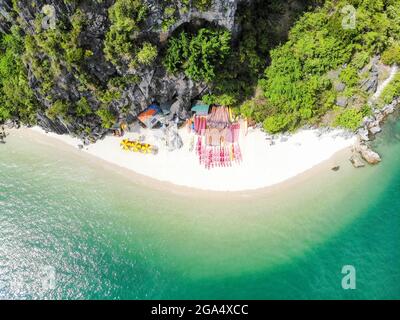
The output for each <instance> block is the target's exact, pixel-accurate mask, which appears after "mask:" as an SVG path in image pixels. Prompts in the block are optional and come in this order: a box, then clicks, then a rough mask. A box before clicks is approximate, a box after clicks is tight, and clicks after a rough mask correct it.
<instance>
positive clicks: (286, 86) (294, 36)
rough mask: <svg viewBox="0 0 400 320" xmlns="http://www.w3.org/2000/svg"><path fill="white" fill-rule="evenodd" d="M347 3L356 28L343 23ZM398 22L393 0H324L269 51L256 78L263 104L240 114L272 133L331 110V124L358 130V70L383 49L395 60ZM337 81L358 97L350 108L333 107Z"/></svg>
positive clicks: (399, 5)
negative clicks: (268, 62) (336, 72)
mask: <svg viewBox="0 0 400 320" xmlns="http://www.w3.org/2000/svg"><path fill="white" fill-rule="evenodd" d="M349 4H351V5H354V7H355V8H357V12H356V23H355V28H354V29H346V28H343V27H342V21H343V17H344V15H343V14H342V12H341V8H343V7H345V6H346V5H349ZM399 20H400V2H399V1H396V0H379V1H375V0H363V1H361V0H352V1H347V0H346V1H326V2H325V4H324V6H323V7H321V8H319V9H317V10H315V11H314V12H310V13H306V14H305V15H304V16H303V17H302V18H301V19H300V20H299V21H298V22H297V23H296V25H295V26H294V27H293V28H292V30H291V31H290V35H289V40H288V41H287V42H286V43H285V44H283V45H282V46H280V47H278V48H276V49H274V50H272V52H271V60H272V61H271V65H270V66H269V67H268V68H267V69H266V71H265V77H264V78H263V79H262V80H261V81H260V86H261V88H262V89H263V98H265V99H262V103H261V105H260V103H257V101H253V102H250V103H249V102H248V103H246V104H244V106H243V112H245V113H247V114H248V115H250V116H253V117H255V118H256V120H257V121H263V122H264V128H265V129H266V130H268V131H270V132H278V131H282V130H292V129H295V128H297V127H298V126H300V125H303V124H305V123H317V122H318V121H319V120H320V118H321V116H323V115H324V114H325V113H326V112H328V111H331V110H333V111H336V113H337V118H336V119H335V120H334V124H336V125H340V126H345V127H349V128H350V129H354V128H356V127H357V123H356V122H358V120H361V118H362V117H361V114H363V113H364V111H363V110H365V104H366V103H367V97H366V94H365V92H362V90H360V89H359V86H358V84H359V82H360V80H362V77H363V74H362V73H361V72H360V70H361V69H362V68H363V67H364V66H366V65H367V64H368V62H369V60H370V57H372V56H373V55H377V54H381V53H384V55H383V57H384V59H385V61H386V62H387V63H394V62H397V61H398V58H399V51H398V50H397V49H398V41H399V40H400V25H399ZM331 70H339V72H340V76H339V79H335V78H330V77H329V74H328V72H329V71H331ZM337 81H342V82H343V83H344V84H345V85H346V90H345V92H344V93H343V94H344V96H345V97H357V105H355V106H351V107H352V109H350V110H346V109H343V110H339V111H338V110H337V108H335V104H336V103H335V101H336V98H337V96H338V92H336V91H335V90H334V86H335V82H337ZM350 120H351V121H350ZM358 123H359V122H358Z"/></svg>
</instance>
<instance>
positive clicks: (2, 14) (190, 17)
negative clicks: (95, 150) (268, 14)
mask: <svg viewBox="0 0 400 320" xmlns="http://www.w3.org/2000/svg"><path fill="white" fill-rule="evenodd" d="M251 1H252V0H211V1H210V3H209V4H207V5H203V6H202V7H200V6H198V5H195V2H194V1H193V2H192V1H189V2H187V1H178V0H176V1H169V2H166V1H163V0H143V2H145V3H146V5H147V7H148V13H147V18H146V19H145V21H144V22H143V25H141V27H140V31H139V34H138V35H137V37H138V38H146V39H151V42H152V43H154V44H156V45H157V48H158V51H159V52H161V51H162V50H163V48H164V47H165V45H166V40H167V39H168V38H169V37H170V36H171V35H172V34H173V33H174V32H175V31H176V30H177V29H178V28H180V27H182V26H183V25H185V24H193V25H194V26H199V25H202V24H206V23H208V24H212V25H215V26H220V27H223V28H226V29H228V30H229V31H231V33H232V35H233V37H235V35H236V34H237V32H238V31H239V25H238V24H237V21H236V19H237V15H236V14H237V10H238V5H239V4H240V3H241V2H242V3H244V4H249V3H250V2H251ZM114 2H115V1H111V0H107V1H89V0H88V1H83V2H78V1H62V0H38V1H35V4H34V5H32V3H31V1H29V0H15V2H14V6H17V7H18V15H16V14H15V12H14V11H13V3H12V0H0V8H1V10H0V31H3V32H7V31H9V30H10V27H11V26H12V25H13V24H16V21H17V20H18V23H19V24H20V25H21V26H22V29H23V32H25V33H26V34H33V33H34V32H35V23H37V22H35V21H36V20H37V17H38V16H39V15H40V13H41V11H42V9H43V7H44V6H45V5H50V6H52V7H53V8H54V10H55V15H56V18H57V21H63V23H64V22H65V21H66V22H69V23H71V22H72V17H73V15H74V13H75V12H76V9H77V8H78V7H79V9H80V10H82V11H83V12H84V14H85V25H84V27H83V28H82V30H81V31H80V34H79V38H78V41H79V46H80V47H82V48H85V49H86V50H88V51H90V52H91V53H92V54H91V56H90V57H87V58H86V59H85V64H84V66H83V67H82V68H83V69H84V71H85V73H86V74H87V76H88V77H89V78H91V79H94V81H95V82H96V83H98V84H99V86H100V87H103V88H104V87H106V86H107V83H108V81H109V80H110V79H111V78H112V77H116V76H117V77H125V76H135V77H136V78H137V79H139V81H137V82H136V83H133V82H132V83H129V84H128V85H127V86H126V87H125V88H124V89H123V92H122V94H121V97H120V98H118V99H115V100H114V101H112V103H111V105H110V108H111V110H112V111H113V112H114V113H115V114H117V115H121V114H122V113H125V115H126V110H128V112H129V113H130V114H132V115H133V116H135V115H137V114H138V113H139V112H140V111H141V110H143V109H144V108H145V107H146V106H148V104H149V103H150V102H151V100H153V99H154V100H157V101H158V102H159V103H161V104H169V105H171V104H173V108H172V112H171V117H173V116H178V117H180V118H185V117H186V116H187V110H188V109H189V107H190V105H191V101H192V100H193V99H195V98H196V97H198V96H199V95H200V94H201V93H202V92H203V91H204V90H205V89H207V85H205V84H203V83H196V82H193V81H192V80H190V79H188V78H187V77H186V76H185V75H184V74H183V73H181V74H178V75H176V76H174V75H170V74H167V72H166V70H165V68H164V67H163V65H162V63H161V61H156V62H157V63H154V64H152V65H151V66H142V67H140V68H137V69H136V70H134V71H133V72H132V70H130V69H129V68H127V67H126V66H125V67H119V66H115V65H113V64H112V63H110V62H109V61H107V60H106V59H105V55H104V52H103V47H104V39H105V37H106V34H107V32H108V30H109V27H110V21H109V18H108V9H109V7H110V6H111V5H112V4H113V3H114ZM167 7H173V8H174V13H173V19H171V20H172V23H171V24H170V25H168V26H167V28H165V26H163V22H165V20H166V16H165V9H166V8H167ZM61 65H62V66H63V64H61ZM27 67H28V73H29V74H28V78H29V79H28V80H29V84H30V86H31V88H33V90H34V92H35V95H36V97H37V99H38V101H39V103H40V105H41V107H42V111H39V113H38V117H37V122H38V125H39V126H41V127H43V128H44V129H45V130H46V131H52V132H56V133H60V134H64V133H69V134H72V135H75V136H78V137H79V138H81V139H89V140H97V139H99V138H100V137H102V136H103V135H104V134H106V133H107V130H106V129H103V128H102V126H101V121H100V119H99V117H97V116H88V117H85V118H79V119H78V118H77V119H74V121H73V123H68V122H67V121H64V120H63V119H62V118H61V117H56V118H55V119H50V118H48V116H47V113H46V112H45V111H46V110H47V109H48V108H50V107H51V105H52V104H53V103H54V101H52V100H49V98H48V95H44V94H42V93H41V90H40V81H38V79H36V78H35V76H34V74H33V72H31V67H30V66H29V65H28V66H27ZM80 81H81V80H80V79H79V80H78V79H76V78H75V77H74V76H73V71H71V70H68V68H64V67H63V68H62V70H61V71H60V75H59V77H58V79H57V81H56V82H55V83H54V86H53V88H52V92H51V96H52V97H54V98H56V99H59V100H62V101H66V102H71V103H73V104H74V103H76V102H77V101H78V100H79V99H81V98H82V97H85V98H87V100H88V102H89V104H90V107H91V108H92V110H97V109H98V108H99V106H100V103H99V101H98V99H95V98H94V97H93V96H92V95H91V94H90V93H88V92H82V90H80V87H81V83H80ZM122 110H124V112H122ZM88 129H90V130H88ZM89 132H90V133H89Z"/></svg>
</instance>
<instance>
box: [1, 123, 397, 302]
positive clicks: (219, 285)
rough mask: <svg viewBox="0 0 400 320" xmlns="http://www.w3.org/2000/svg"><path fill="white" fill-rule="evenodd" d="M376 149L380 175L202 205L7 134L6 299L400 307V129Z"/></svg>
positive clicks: (344, 173) (357, 173)
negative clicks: (395, 303) (383, 303)
mask: <svg viewBox="0 0 400 320" xmlns="http://www.w3.org/2000/svg"><path fill="white" fill-rule="evenodd" d="M374 145H375V146H376V148H377V150H378V151H379V152H380V153H381V155H382V157H383V163H382V164H381V165H379V166H375V167H367V168H364V169H358V170H356V169H354V168H352V167H351V165H350V164H349V162H348V160H347V159H342V160H341V162H340V163H339V164H340V170H339V171H338V172H334V171H331V170H324V171H322V172H321V173H319V174H316V175H310V176H307V178H304V179H302V181H301V183H293V184H290V185H289V186H286V187H282V188H278V189H272V191H271V190H269V191H268V190H266V191H265V192H256V193H251V192H249V193H246V192H244V193H234V194H226V195H223V196H218V195H217V196H213V195H211V196H210V197H207V196H205V195H204V193H201V194H200V193H199V194H196V192H191V193H186V192H177V191H174V188H164V189H160V188H155V187H151V185H148V184H146V183H143V181H135V179H132V177H130V176H128V175H127V174H125V173H124V171H123V170H117V169H113V168H112V167H111V166H108V165H106V164H103V163H101V162H99V161H95V160H92V159H91V158H89V157H84V156H82V155H81V154H80V153H79V151H75V150H73V149H72V148H70V147H67V146H65V147H64V146H58V145H57V146H55V145H53V144H52V143H50V142H48V141H47V140H40V139H33V138H24V137H23V136H21V135H12V136H9V137H8V138H7V144H5V145H0V299H174V298H182V299H269V298H273V299H400V250H399V247H400V121H398V120H395V119H392V120H390V121H389V122H388V123H387V124H386V126H385V129H384V132H383V133H382V134H381V135H379V137H378V139H377V140H376V141H375V142H374ZM348 265H350V266H353V267H354V269H355V271H356V273H355V278H353V279H354V280H355V282H354V283H355V284H356V288H355V289H348V290H345V289H343V287H342V279H343V277H344V276H345V275H344V274H342V268H343V266H348Z"/></svg>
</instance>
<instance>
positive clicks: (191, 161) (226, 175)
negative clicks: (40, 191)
mask: <svg viewBox="0 0 400 320" xmlns="http://www.w3.org/2000/svg"><path fill="white" fill-rule="evenodd" d="M13 131H19V132H22V134H35V135H36V136H37V137H39V138H40V139H42V138H44V137H46V138H49V140H48V141H52V142H56V141H57V142H60V143H62V145H64V146H67V145H68V146H70V147H73V148H74V149H75V150H76V151H77V154H79V153H81V154H85V155H88V156H89V157H90V158H93V159H95V160H99V161H101V162H105V163H107V164H109V165H111V166H112V167H114V168H115V169H122V174H123V175H125V176H126V175H127V173H129V174H128V175H129V177H134V180H135V181H139V182H140V183H143V184H145V185H146V186H148V185H151V186H153V187H157V189H159V188H161V189H168V190H173V191H174V192H176V193H183V194H186V193H187V192H186V191H190V192H205V193H210V192H215V191H217V192H218V193H220V194H224V193H242V194H250V193H258V192H260V191H261V192H265V190H271V189H279V188H280V187H282V186H284V185H288V184H292V183H293V180H299V181H300V180H301V179H302V178H303V177H304V176H306V177H309V175H310V174H311V175H313V174H314V173H317V172H320V170H321V169H322V168H323V170H330V171H331V169H332V168H333V167H335V166H337V161H336V160H335V159H337V157H338V155H344V154H346V156H350V154H351V152H350V148H351V147H352V146H353V145H354V143H355V139H356V138H355V136H352V137H351V138H347V139H346V138H345V137H344V136H343V133H344V132H342V131H341V130H332V131H329V132H325V133H322V132H320V131H319V130H302V131H299V132H297V133H295V134H293V135H290V136H285V137H284V138H281V139H280V140H279V141H276V143H275V144H274V145H268V143H267V141H266V137H267V136H266V134H265V133H263V132H261V131H260V130H250V132H249V134H248V135H247V137H245V138H244V139H243V141H241V148H242V153H243V158H244V159H243V163H241V164H235V165H233V166H232V167H228V168H213V169H210V170H207V169H205V168H204V167H202V166H200V164H199V163H198V162H197V159H196V155H195V153H194V152H189V150H188V138H189V137H188V136H187V135H186V134H185V133H184V132H183V130H182V131H181V132H180V134H181V135H182V138H183V140H184V146H183V148H182V149H180V150H178V151H173V152H168V151H166V150H162V149H161V150H160V152H159V154H158V155H143V154H136V153H130V152H126V151H123V150H122V149H121V148H120V145H119V143H120V141H121V140H122V139H123V138H117V137H112V136H108V137H106V138H104V139H103V140H101V141H98V142H97V143H95V144H93V145H89V146H84V147H83V149H82V150H79V149H78V145H79V144H81V141H80V140H78V139H76V138H73V137H70V136H67V135H64V136H59V135H56V134H54V133H45V132H44V131H43V130H42V129H41V128H39V127H33V128H21V129H12V130H9V132H10V133H12V132H13ZM146 134H147V135H146V137H148V136H149V132H146ZM129 135H130V134H127V135H126V136H124V138H129ZM339 158H342V157H341V156H340V157H339ZM347 159H348V158H347ZM349 164H350V162H349ZM314 169H315V170H314Z"/></svg>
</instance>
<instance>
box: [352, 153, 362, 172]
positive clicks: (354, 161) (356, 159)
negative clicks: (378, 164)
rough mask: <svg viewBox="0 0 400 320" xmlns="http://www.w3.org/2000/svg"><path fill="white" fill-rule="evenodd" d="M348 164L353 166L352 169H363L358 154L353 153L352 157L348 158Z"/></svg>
mask: <svg viewBox="0 0 400 320" xmlns="http://www.w3.org/2000/svg"><path fill="white" fill-rule="evenodd" d="M349 160H350V162H351V163H352V165H353V166H354V168H363V167H365V162H364V161H363V159H362V158H361V156H360V154H358V153H355V152H354V153H353V154H352V156H351V157H350V159H349Z"/></svg>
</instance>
